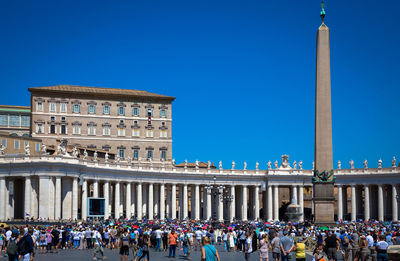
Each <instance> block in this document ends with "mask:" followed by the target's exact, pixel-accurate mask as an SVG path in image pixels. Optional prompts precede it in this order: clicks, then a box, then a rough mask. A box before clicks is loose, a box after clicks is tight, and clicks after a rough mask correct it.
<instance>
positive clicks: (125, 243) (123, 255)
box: [119, 228, 130, 261]
mask: <svg viewBox="0 0 400 261" xmlns="http://www.w3.org/2000/svg"><path fill="white" fill-rule="evenodd" d="M129 241H130V235H129V234H128V230H127V229H126V228H125V229H124V231H123V233H122V234H121V237H120V240H119V247H120V250H119V255H120V259H121V261H122V260H125V261H127V260H128V256H129Z"/></svg>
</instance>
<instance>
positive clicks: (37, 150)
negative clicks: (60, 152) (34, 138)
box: [35, 143, 40, 152]
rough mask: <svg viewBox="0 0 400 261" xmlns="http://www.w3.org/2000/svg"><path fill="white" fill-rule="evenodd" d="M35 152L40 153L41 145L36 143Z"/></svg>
mask: <svg viewBox="0 0 400 261" xmlns="http://www.w3.org/2000/svg"><path fill="white" fill-rule="evenodd" d="M35 151H36V152H39V151H40V143H35Z"/></svg>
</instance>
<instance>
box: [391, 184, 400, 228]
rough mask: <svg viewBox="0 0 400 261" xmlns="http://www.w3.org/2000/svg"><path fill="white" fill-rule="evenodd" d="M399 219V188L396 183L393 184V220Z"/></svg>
mask: <svg viewBox="0 0 400 261" xmlns="http://www.w3.org/2000/svg"><path fill="white" fill-rule="evenodd" d="M398 220H399V209H398V202H397V188H396V184H393V185H392V221H398Z"/></svg>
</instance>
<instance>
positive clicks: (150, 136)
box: [146, 130, 153, 138]
mask: <svg viewBox="0 0 400 261" xmlns="http://www.w3.org/2000/svg"><path fill="white" fill-rule="evenodd" d="M146 137H147V138H153V130H146Z"/></svg>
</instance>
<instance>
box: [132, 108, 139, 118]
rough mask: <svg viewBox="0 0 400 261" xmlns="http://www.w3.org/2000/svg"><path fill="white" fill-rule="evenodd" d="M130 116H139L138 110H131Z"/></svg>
mask: <svg viewBox="0 0 400 261" xmlns="http://www.w3.org/2000/svg"><path fill="white" fill-rule="evenodd" d="M132 116H139V108H133V110H132Z"/></svg>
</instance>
